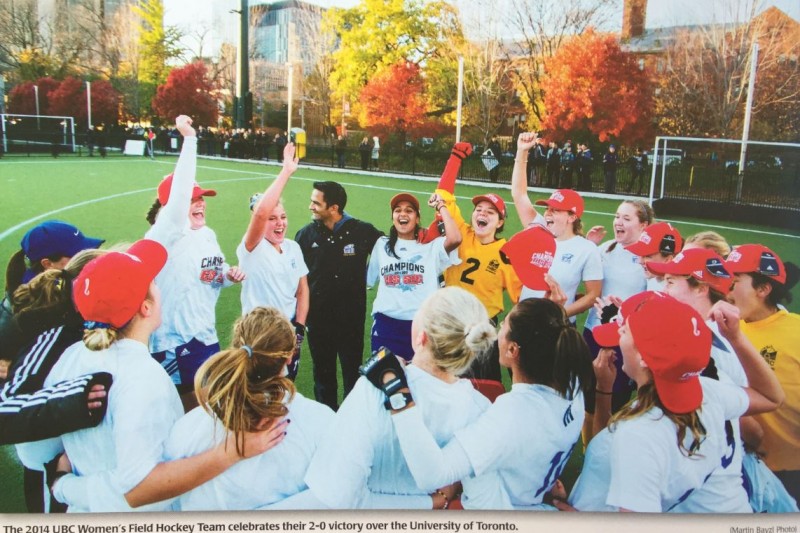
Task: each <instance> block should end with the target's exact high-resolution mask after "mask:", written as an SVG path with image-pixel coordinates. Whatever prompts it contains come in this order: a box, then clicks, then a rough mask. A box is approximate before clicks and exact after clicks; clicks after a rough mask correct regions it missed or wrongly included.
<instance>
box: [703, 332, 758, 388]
mask: <svg viewBox="0 0 800 533" xmlns="http://www.w3.org/2000/svg"><path fill="white" fill-rule="evenodd" d="M706 325H707V326H708V327H709V328H710V329H711V332H712V333H713V334H714V337H713V339H712V340H713V343H712V344H711V358H712V359H714V363H716V365H717V368H718V369H719V370H722V371H723V372H725V374H727V375H728V377H729V378H731V380H732V381H733V382H734V383H735V384H736V385H739V386H740V387H747V386H748V381H747V374H745V373H744V368H742V363H741V361H739V357H738V356H737V355H736V351H734V349H733V346H731V343H729V342H728V340H727V339H726V338H725V337H723V336H722V335H721V334H720V332H719V326H717V323H716V322H714V321H713V320H711V319H709V320H706Z"/></svg>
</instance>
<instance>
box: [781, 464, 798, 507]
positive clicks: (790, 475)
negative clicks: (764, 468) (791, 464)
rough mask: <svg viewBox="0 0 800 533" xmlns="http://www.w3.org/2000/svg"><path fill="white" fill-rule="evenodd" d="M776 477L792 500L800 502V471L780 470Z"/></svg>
mask: <svg viewBox="0 0 800 533" xmlns="http://www.w3.org/2000/svg"><path fill="white" fill-rule="evenodd" d="M775 475H776V476H778V479H780V480H781V483H783V486H784V487H786V491H787V492H788V493H789V494H790V495H791V496H792V498H794V499H795V500H796V501H800V470H778V471H777V472H775Z"/></svg>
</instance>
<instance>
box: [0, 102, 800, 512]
mask: <svg viewBox="0 0 800 533" xmlns="http://www.w3.org/2000/svg"><path fill="white" fill-rule="evenodd" d="M176 128H177V130H178V131H179V132H180V134H181V135H182V136H183V147H182V149H181V153H180V156H179V158H178V162H177V164H176V167H175V171H174V173H173V174H170V175H169V176H167V177H166V178H165V179H164V180H163V181H162V182H161V183H160V185H159V186H158V190H157V191H156V192H157V199H156V201H155V202H154V203H153V205H152V207H151V208H150V211H149V213H148V216H147V219H148V221H149V222H150V224H151V227H150V229H149V230H148V231H147V233H146V234H145V235H144V237H143V238H142V239H141V240H139V241H137V242H135V243H133V244H132V245H125V246H120V245H117V246H111V247H108V248H106V249H100V248H99V247H100V246H101V245H102V244H103V243H104V241H103V240H101V239H96V238H91V237H87V236H85V235H84V234H83V233H82V232H81V231H80V230H79V229H78V228H75V227H74V226H71V225H69V224H67V223H64V222H59V221H48V222H44V223H42V224H40V225H38V226H36V227H34V228H32V229H31V230H30V231H28V233H26V235H25V237H24V238H23V240H22V242H21V249H20V251H19V252H18V253H17V254H15V256H14V257H12V259H11V261H10V262H9V267H8V270H7V276H6V291H7V298H6V299H5V300H4V301H3V310H2V311H3V312H2V315H0V316H2V322H0V335H2V338H0V344H2V353H0V358H2V359H9V360H11V361H12V362H11V366H10V368H9V370H8V375H7V377H6V378H5V380H4V381H2V382H0V443H2V444H15V445H16V450H17V453H18V456H19V459H20V461H21V462H22V464H23V466H24V490H25V498H26V504H27V507H28V510H29V511H31V512H63V511H65V510H66V511H67V512H130V511H171V510H172V511H180V510H186V511H209V510H262V509H263V510H269V509H280V510H287V509H454V508H464V509H487V510H540V511H547V510H549V511H556V510H560V511H576V510H577V511H626V510H627V511H637V512H675V513H709V512H711V513H752V512H797V511H798V508H797V504H796V499H797V498H798V497H800V458H798V456H797V454H796V450H797V449H800V380H798V376H800V351H798V347H800V316H798V315H796V314H793V313H789V312H787V310H786V309H785V308H784V307H783V303H786V302H788V301H789V300H790V296H791V295H790V293H789V290H790V289H791V288H792V287H793V286H794V284H795V283H796V282H797V279H798V269H797V267H796V266H795V265H793V264H791V263H784V262H783V261H781V259H780V257H778V255H777V254H775V253H774V252H773V251H772V250H770V249H768V248H767V247H765V246H762V245H760V244H741V245H739V246H736V247H733V248H731V247H730V246H729V245H728V244H727V243H726V242H725V241H724V239H723V238H722V237H721V236H719V235H718V234H716V233H713V232H702V233H699V234H697V235H694V236H691V237H689V238H684V237H683V236H682V235H681V234H680V232H679V231H678V229H677V228H675V227H673V226H672V225H670V224H669V223H666V222H656V221H655V215H654V213H653V210H652V208H651V207H650V206H649V205H648V204H647V203H646V202H643V201H638V200H637V201H630V200H626V201H623V202H622V203H621V205H620V206H619V208H618V209H617V212H616V214H615V216H614V221H613V230H614V231H613V237H612V238H611V239H609V240H607V241H605V242H603V240H604V236H605V233H606V231H605V230H604V229H603V227H602V226H595V227H593V228H590V229H589V230H588V231H587V232H586V234H585V236H584V229H583V227H582V222H581V216H582V215H583V212H584V202H583V199H582V198H581V196H580V195H579V194H578V193H577V192H575V191H573V190H571V189H557V190H555V191H554V192H553V193H552V194H551V195H550V197H549V198H548V199H546V200H538V201H536V202H535V203H534V202H532V201H531V200H530V198H529V196H528V190H527V183H526V166H527V157H528V153H529V151H530V150H531V148H533V147H534V146H535V145H536V144H537V142H538V138H537V136H536V134H533V133H523V134H521V135H520V137H519V142H518V151H517V155H516V159H515V164H514V170H513V174H512V184H511V193H512V198H513V201H514V207H515V209H516V212H517V214H518V216H519V217H520V221H521V222H522V224H523V227H524V228H525V229H523V230H522V231H521V232H519V233H517V234H516V235H514V236H512V237H511V238H510V239H508V240H506V239H504V238H501V237H500V236H499V235H500V233H501V232H502V231H503V229H504V226H505V223H506V220H507V217H508V215H509V213H508V211H507V209H506V205H505V202H504V200H503V199H502V198H501V197H500V196H499V195H498V194H495V193H487V194H482V195H478V196H476V197H474V198H473V199H472V203H473V205H474V209H473V211H472V214H471V216H470V217H469V219H466V218H465V216H464V215H463V214H462V213H461V211H460V209H459V207H458V205H457V204H456V202H455V186H456V177H457V175H458V173H459V169H460V166H461V162H462V160H463V159H464V158H466V157H468V156H469V155H470V154H471V151H472V147H471V146H470V145H469V144H468V143H457V144H456V145H455V146H454V147H453V150H452V153H451V156H450V158H449V159H448V161H447V163H446V166H445V169H444V172H443V174H442V176H441V178H440V180H439V183H438V186H437V188H436V190H435V192H433V194H432V195H431V197H430V198H429V199H428V201H427V205H428V206H429V208H431V209H432V210H433V212H434V216H433V221H432V222H431V223H430V225H429V226H428V227H423V226H422V225H421V218H422V216H421V211H422V208H423V206H422V205H421V203H420V201H419V200H418V199H417V198H416V197H415V196H414V195H413V194H410V193H405V192H400V193H398V194H396V195H395V196H393V197H392V199H391V201H390V206H389V207H390V213H391V226H390V227H389V230H388V235H384V233H383V232H382V231H380V230H379V229H377V228H376V227H375V226H373V225H372V224H369V223H367V222H364V221H361V220H358V219H355V218H353V217H351V216H350V215H349V214H348V213H347V212H346V211H345V206H346V204H347V193H346V191H345V189H344V188H343V187H342V186H341V185H340V184H338V183H336V182H332V181H321V182H315V183H314V185H313V191H312V193H311V202H310V205H309V209H310V211H311V213H312V222H311V223H309V224H307V225H306V226H304V227H303V228H301V229H300V230H299V231H298V232H297V234H296V236H295V239H294V240H291V239H288V238H287V237H286V231H287V228H288V221H287V214H286V210H285V209H284V207H283V204H282V202H281V194H282V192H283V190H284V188H285V186H286V184H287V183H288V181H289V179H290V177H291V176H292V174H293V173H294V172H295V171H296V170H297V168H298V159H297V158H296V156H295V147H294V145H293V144H291V143H289V144H287V145H286V148H285V150H284V158H283V167H282V169H281V171H280V173H279V174H278V176H277V178H276V179H275V180H273V181H272V182H271V183H270V184H269V186H268V187H267V188H266V190H265V191H264V192H263V193H261V194H256V195H254V196H253V197H252V198H251V199H250V209H251V211H252V214H251V218H250V222H249V225H248V227H247V229H246V231H245V233H244V236H243V238H242V241H241V243H240V244H239V245H238V247H237V249H236V255H237V258H238V266H230V265H229V264H228V263H227V262H226V260H225V257H224V255H223V254H222V251H221V249H220V246H219V243H218V242H217V238H216V235H215V233H214V232H213V231H212V230H211V229H210V228H209V227H207V225H206V223H205V210H206V200H205V199H206V197H213V196H215V195H216V194H217V193H216V191H214V190H211V189H204V188H202V187H201V186H200V185H198V184H197V183H196V182H195V174H196V168H197V163H196V160H197V137H196V133H195V130H194V128H193V127H192V121H191V119H189V118H188V117H187V116H183V115H182V116H180V117H178V118H177V119H176ZM540 211H541V212H540ZM187 213H188V217H187ZM236 283H241V286H242V287H241V305H242V316H241V317H240V318H238V319H237V321H236V323H235V324H234V331H233V335H232V338H231V341H230V346H228V347H227V348H222V347H221V346H220V344H219V339H218V337H217V331H216V316H215V313H214V308H215V304H216V301H217V299H218V297H219V294H220V291H221V290H222V289H223V288H225V287H229V286H231V285H233V284H236ZM368 286H370V287H375V288H376V296H375V300H374V303H373V308H372V310H371V317H372V329H371V336H370V338H371V346H370V347H369V348H370V350H369V351H370V352H371V353H372V354H373V355H372V357H369V358H367V359H366V360H365V357H364V352H365V346H364V324H365V321H366V319H367V314H366V313H367V309H366V307H367V297H366V294H367V287H368ZM580 287H582V290H583V292H579V288H580ZM506 297H507V298H508V299H510V301H511V302H512V303H513V307H512V308H511V309H510V310H508V312H507V313H506V314H505V315H504V318H502V319H501V316H503V312H504V311H505V309H504V300H505V299H506ZM585 311H588V318H587V319H586V322H585V324H584V325H583V329H582V330H579V329H578V327H579V325H578V324H577V323H576V322H577V318H578V316H579V315H581V314H582V313H584V312H585ZM305 342H308V348H309V352H310V354H311V359H312V361H311V362H310V364H311V365H312V369H313V377H314V399H311V398H306V397H304V396H303V395H302V394H301V393H300V392H299V391H298V390H297V389H296V387H295V384H294V379H295V378H296V376H297V372H298V368H299V365H300V363H301V361H300V354H301V348H302V345H303V344H304V343H305ZM337 360H338V361H339V366H340V369H341V376H342V388H343V390H344V400H343V401H342V402H341V405H340V404H339V400H338V392H339V388H340V387H339V383H338V378H337ZM303 364H304V365H305V364H309V363H308V362H304V363H303ZM504 373H508V374H509V376H510V379H511V383H512V385H511V388H510V390H508V391H506V390H505V388H504V387H503V384H502V376H503V374H504ZM576 446H583V447H584V450H585V456H584V461H583V466H582V469H581V472H580V475H579V477H578V480H577V482H576V483H575V485H574V486H573V487H571V490H570V491H569V493H568V492H567V490H566V489H565V487H564V484H563V483H561V481H560V479H559V478H560V476H561V475H562V472H563V470H564V468H565V466H566V465H567V462H568V461H569V459H570V456H571V454H572V451H573V449H574V448H575V447H576Z"/></svg>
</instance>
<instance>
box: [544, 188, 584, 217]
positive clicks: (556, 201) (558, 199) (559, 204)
mask: <svg viewBox="0 0 800 533" xmlns="http://www.w3.org/2000/svg"><path fill="white" fill-rule="evenodd" d="M536 205H546V206H548V207H552V208H553V209H558V210H559V211H572V212H573V213H575V216H577V217H578V218H581V215H583V198H581V195H580V194H578V193H577V192H575V191H573V190H572V189H556V190H555V191H553V194H551V195H550V198H548V199H547V200H536Z"/></svg>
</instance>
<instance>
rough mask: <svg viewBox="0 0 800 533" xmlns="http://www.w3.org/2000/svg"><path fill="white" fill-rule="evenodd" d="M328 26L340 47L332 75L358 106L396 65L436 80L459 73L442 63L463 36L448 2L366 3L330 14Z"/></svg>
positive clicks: (342, 92) (377, 0)
mask: <svg viewBox="0 0 800 533" xmlns="http://www.w3.org/2000/svg"><path fill="white" fill-rule="evenodd" d="M326 23H327V24H330V27H332V28H333V29H334V31H335V32H336V34H337V35H338V37H339V42H340V45H339V49H338V50H337V51H336V52H334V53H333V61H334V70H333V72H332V74H331V85H332V87H333V89H334V92H335V94H336V96H337V97H342V96H344V97H347V98H350V99H351V101H355V100H356V98H357V97H358V95H359V93H360V92H361V89H362V88H363V87H364V86H365V85H366V84H367V82H368V81H369V80H370V78H372V76H374V75H375V74H378V73H380V72H382V71H384V70H386V69H388V68H390V67H392V65H396V64H403V63H410V64H414V65H418V66H420V67H421V68H422V69H423V71H424V72H425V73H426V75H429V74H430V75H432V76H434V77H446V75H445V74H444V73H442V72H441V69H442V68H449V69H450V70H451V71H455V69H456V66H455V64H454V63H453V62H452V61H449V62H446V63H445V65H442V64H441V63H437V60H438V59H440V58H442V57H445V56H446V55H447V51H448V48H449V47H450V44H451V42H452V40H453V39H460V38H461V35H462V32H461V25H460V23H459V20H458V13H457V11H456V9H455V8H454V7H453V6H451V5H449V4H447V3H446V2H444V1H442V0H432V1H429V2H424V1H422V0H361V2H360V3H359V4H358V5H356V6H355V7H353V8H351V9H331V10H329V11H328V12H327V13H326ZM434 65H436V68H433V67H434ZM429 69H430V70H429ZM437 71H439V72H437ZM431 85H433V84H431Z"/></svg>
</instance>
